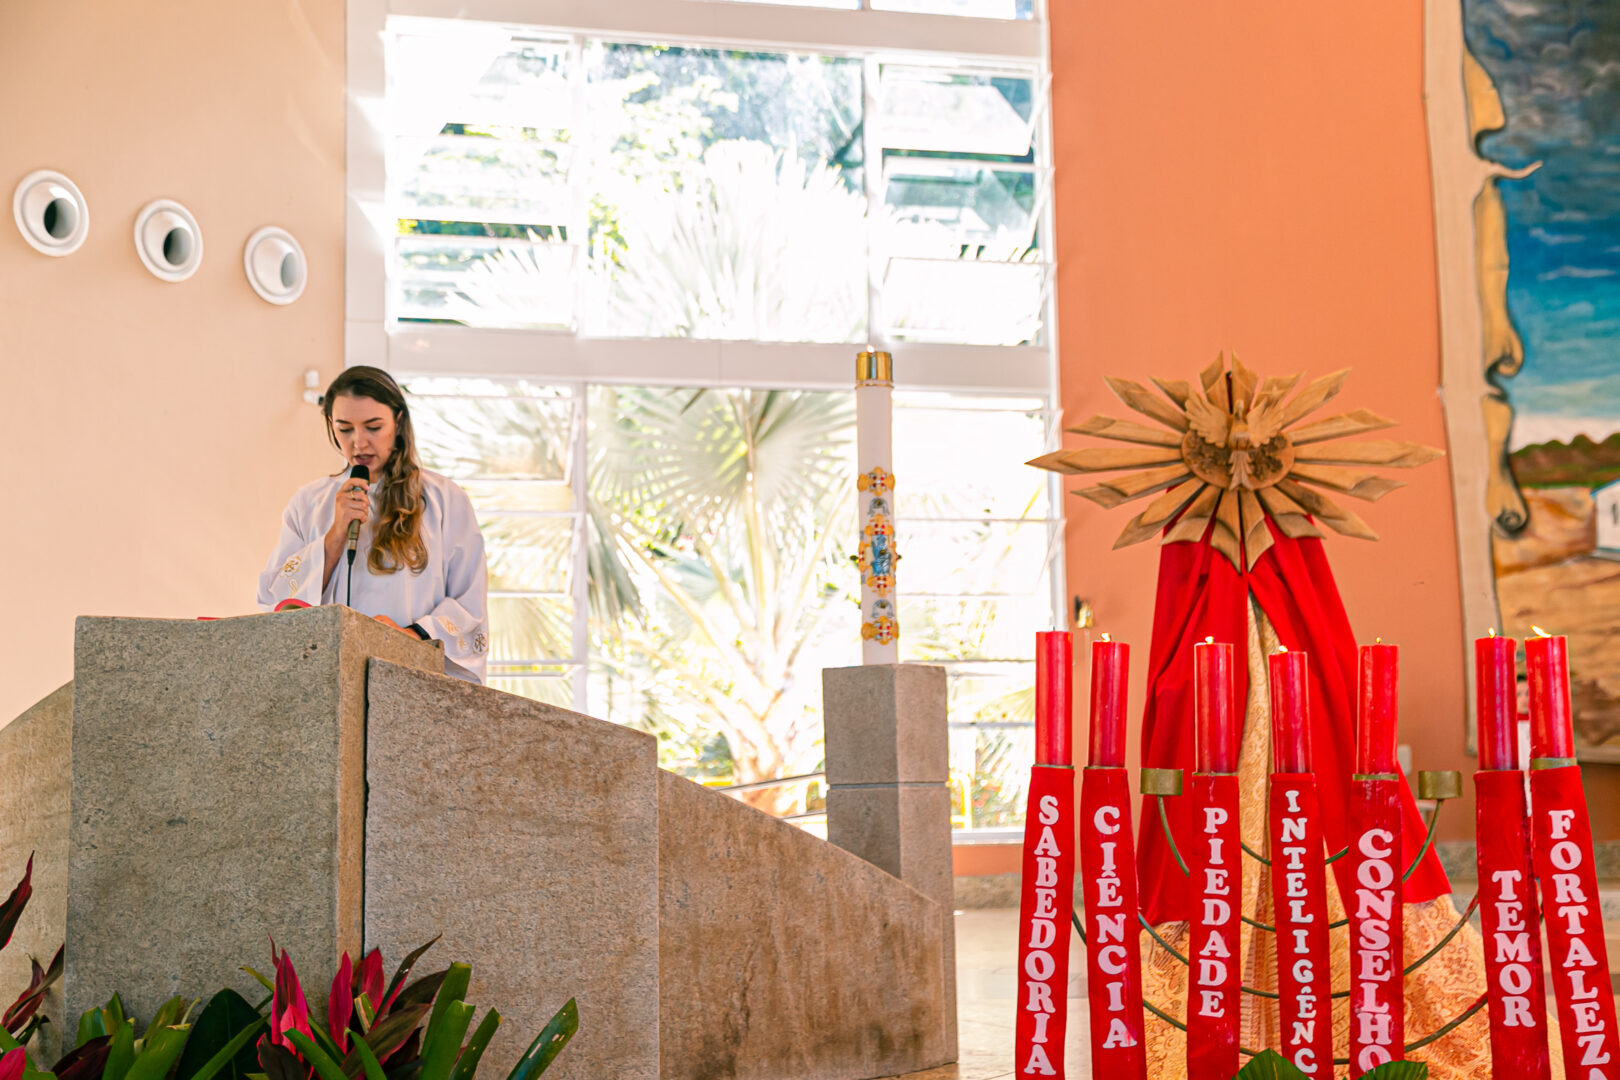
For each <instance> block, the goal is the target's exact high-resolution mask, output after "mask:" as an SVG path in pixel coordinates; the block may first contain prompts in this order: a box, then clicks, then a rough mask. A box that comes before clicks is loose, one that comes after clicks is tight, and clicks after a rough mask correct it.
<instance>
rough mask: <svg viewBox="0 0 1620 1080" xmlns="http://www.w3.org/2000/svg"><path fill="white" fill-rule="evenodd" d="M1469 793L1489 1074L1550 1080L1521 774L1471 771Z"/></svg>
mask: <svg viewBox="0 0 1620 1080" xmlns="http://www.w3.org/2000/svg"><path fill="white" fill-rule="evenodd" d="M1474 795H1475V808H1476V812H1475V818H1474V820H1475V834H1476V838H1477V844H1476V845H1475V852H1476V859H1477V864H1478V867H1479V922H1480V935H1481V937H1483V938H1484V941H1485V985H1486V987H1487V994H1486V1000H1487V1002H1488V1009H1489V1012H1490V1017H1491V1069H1492V1072H1493V1073H1494V1074H1495V1075H1497V1076H1512V1077H1515V1078H1519V1080H1551V1076H1552V1063H1551V1061H1550V1060H1549V1058H1548V1052H1547V991H1546V988H1545V986H1544V985H1543V983H1542V976H1541V914H1540V911H1539V909H1538V908H1537V906H1536V893H1535V884H1534V872H1533V869H1532V866H1531V862H1530V823H1529V820H1528V817H1529V815H1528V812H1527V807H1526V806H1525V801H1524V773H1523V772H1522V771H1521V770H1519V769H1491V770H1482V771H1480V772H1477V773H1475V774H1474ZM1606 970H1607V969H1605V971H1606Z"/></svg>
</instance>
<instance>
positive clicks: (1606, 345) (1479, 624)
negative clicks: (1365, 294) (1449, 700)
mask: <svg viewBox="0 0 1620 1080" xmlns="http://www.w3.org/2000/svg"><path fill="white" fill-rule="evenodd" d="M1456 3H1457V0H1446V3H1445V6H1449V8H1450V11H1449V18H1450V20H1451V21H1452V25H1450V26H1448V25H1446V24H1445V21H1444V17H1443V16H1442V15H1441V13H1440V12H1439V11H1438V10H1437V5H1436V3H1434V2H1431V3H1430V4H1429V35H1430V38H1431V40H1430V41H1429V43H1428V63H1429V65H1430V68H1431V70H1430V71H1429V72H1428V83H1429V88H1430V97H1431V100H1430V103H1429V119H1430V140H1431V153H1432V156H1433V161H1434V166H1435V168H1434V173H1435V198H1436V218H1437V237H1438V239H1439V243H1440V261H1441V268H1440V269H1441V275H1440V276H1441V290H1442V297H1441V320H1442V326H1443V337H1444V339H1445V340H1444V343H1443V347H1444V350H1445V354H1446V355H1445V362H1444V370H1445V378H1444V382H1445V397H1446V408H1447V421H1448V427H1449V428H1450V432H1451V436H1452V442H1453V447H1452V461H1453V468H1454V470H1455V472H1456V486H1457V494H1458V504H1459V505H1458V519H1459V521H1458V524H1459V533H1460V534H1462V533H1470V534H1471V535H1470V536H1469V537H1465V538H1464V539H1462V541H1461V547H1462V549H1463V550H1462V555H1463V558H1462V565H1463V573H1464V577H1465V581H1464V590H1465V594H1472V595H1471V599H1470V598H1466V597H1465V620H1466V622H1467V623H1468V629H1469V631H1471V636H1472V635H1474V634H1482V633H1484V632H1485V630H1486V629H1487V628H1488V627H1489V626H1497V627H1500V628H1502V631H1503V632H1505V633H1508V634H1510V635H1512V636H1514V637H1518V638H1524V637H1528V636H1532V635H1533V634H1534V633H1535V631H1534V630H1533V629H1532V627H1534V626H1542V627H1546V628H1547V629H1548V630H1549V631H1550V632H1557V633H1564V634H1568V635H1569V638H1570V662H1571V677H1572V680H1573V692H1574V696H1575V713H1576V737H1577V741H1578V742H1579V744H1580V750H1581V756H1582V757H1583V758H1591V759H1597V760H1605V759H1606V760H1617V761H1620V3H1615V2H1613V0H1605V2H1592V0H1462V3H1461V15H1462V18H1461V26H1460V33H1457V32H1456V30H1455V29H1453V27H1455V23H1456V20H1457V13H1458V8H1457V7H1456V6H1455V5H1456ZM1448 43H1449V45H1450V47H1449V48H1448V47H1447V46H1448ZM1436 65H1440V66H1442V67H1443V69H1444V70H1441V71H1436V70H1434V68H1435V67H1436ZM1437 89H1438V90H1441V91H1446V92H1445V93H1439V94H1437V93H1436V91H1437ZM1447 96H1449V97H1450V98H1451V100H1452V103H1455V102H1457V101H1458V100H1459V99H1460V103H1461V105H1462V110H1461V117H1462V123H1460V124H1459V123H1454V122H1452V123H1448V120H1450V121H1455V120H1456V119H1457V117H1456V116H1451V117H1448V116H1447V110H1448V108H1449V107H1450V106H1449V105H1448V103H1447V101H1445V100H1434V99H1435V98H1436V97H1439V98H1445V97H1447ZM1452 111H1453V112H1455V111H1456V110H1455V109H1453V110H1452ZM1464 127H1465V128H1466V131H1463V130H1462V129H1463V128H1464ZM1452 136H1457V137H1452ZM1462 136H1465V137H1466V142H1464V141H1463V138H1462ZM1459 150H1462V153H1459ZM1470 156H1471V158H1472V160H1471V161H1470V160H1467V159H1468V158H1469V157H1470ZM1459 213H1461V214H1466V215H1467V219H1466V220H1465V221H1464V222H1463V223H1462V224H1461V225H1460V226H1459V228H1454V229H1452V230H1451V231H1452V232H1453V233H1456V232H1458V231H1467V232H1468V233H1469V234H1470V235H1469V237H1468V239H1470V240H1471V245H1470V246H1471V250H1468V249H1467V248H1464V247H1463V246H1462V245H1460V244H1457V243H1452V244H1448V242H1447V241H1448V237H1447V235H1446V233H1447V224H1446V223H1447V221H1448V220H1449V221H1453V222H1454V221H1456V220H1457V217H1458V215H1459ZM1451 239H1452V240H1456V239H1458V238H1457V237H1455V236H1453V237H1452V238H1451ZM1463 260H1466V265H1463V266H1458V265H1455V264H1456V263H1458V262H1460V261H1463ZM1448 262H1451V263H1453V264H1454V265H1450V266H1448V265H1447V264H1448ZM1465 283H1466V285H1467V286H1471V291H1472V294H1473V295H1472V296H1467V295H1464V293H1463V291H1462V289H1463V286H1464V284H1465ZM1469 318H1471V319H1472V320H1474V325H1473V326H1465V325H1462V324H1463V323H1465V322H1466V321H1467V320H1468V319H1469ZM1486 536H1488V548H1487V547H1486V546H1485V545H1486V542H1487V541H1486V540H1485V537H1486ZM1476 545H1477V546H1476ZM1471 547H1474V548H1475V555H1474V557H1470V548H1471ZM1471 564H1472V565H1471ZM1470 575H1473V576H1474V577H1475V578H1476V579H1480V580H1475V581H1473V582H1470V581H1469V580H1468V578H1469V576H1470ZM1492 593H1494V596H1492V595H1491V594H1492ZM1470 728H1472V725H1470Z"/></svg>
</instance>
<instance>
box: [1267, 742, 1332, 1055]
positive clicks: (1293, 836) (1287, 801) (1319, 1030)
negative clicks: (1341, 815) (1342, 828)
mask: <svg viewBox="0 0 1620 1080" xmlns="http://www.w3.org/2000/svg"><path fill="white" fill-rule="evenodd" d="M1269 802H1270V807H1269V809H1270V826H1271V834H1270V835H1271V896H1272V907H1273V910H1274V911H1275V916H1274V918H1275V919H1276V930H1277V993H1278V1002H1277V1004H1278V1008H1279V1013H1280V1016H1281V1020H1282V1033H1281V1034H1282V1048H1281V1053H1282V1056H1283V1057H1285V1058H1287V1059H1288V1060H1289V1061H1290V1062H1292V1063H1293V1064H1294V1065H1295V1066H1297V1067H1298V1068H1299V1069H1300V1070H1301V1071H1302V1072H1304V1073H1306V1074H1307V1075H1309V1076H1323V1077H1325V1076H1328V1075H1330V1074H1331V1072H1332V1069H1333V1015H1332V1009H1331V1008H1330V1005H1331V1001H1330V994H1331V991H1332V983H1331V979H1330V975H1331V969H1330V967H1329V962H1328V935H1327V925H1328V907H1327V869H1326V866H1325V865H1324V863H1323V860H1322V820H1321V813H1320V808H1319V806H1318V801H1317V791H1316V777H1315V775H1313V774H1311V773H1274V774H1272V777H1271V792H1270V800H1269Z"/></svg>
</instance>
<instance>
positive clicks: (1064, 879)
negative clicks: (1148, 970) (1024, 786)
mask: <svg viewBox="0 0 1620 1080" xmlns="http://www.w3.org/2000/svg"><path fill="white" fill-rule="evenodd" d="M1028 805H1029V807H1030V808H1031V812H1030V813H1029V814H1028V815H1026V817H1025V819H1024V874H1023V896H1022V899H1021V903H1020V906H1019V912H1018V972H1019V975H1018V978H1019V987H1020V993H1019V995H1018V1021H1017V1024H1016V1026H1015V1040H1016V1042H1015V1055H1016V1057H1015V1063H1016V1065H1017V1067H1018V1075H1019V1076H1020V1077H1054V1076H1055V1077H1058V1078H1060V1080H1061V1078H1062V1076H1063V1075H1064V1072H1063V1068H1064V1058H1063V1039H1064V1033H1065V1032H1066V1031H1067V1030H1068V1023H1069V1019H1068V1007H1069V1006H1068V1001H1069V999H1068V988H1069V918H1070V914H1071V913H1072V912H1073V910H1074V856H1075V851H1074V848H1075V818H1074V769H1073V768H1072V767H1070V766H1067V765H1036V766H1035V768H1034V770H1033V772H1032V773H1031V776H1030V784H1029V802H1028Z"/></svg>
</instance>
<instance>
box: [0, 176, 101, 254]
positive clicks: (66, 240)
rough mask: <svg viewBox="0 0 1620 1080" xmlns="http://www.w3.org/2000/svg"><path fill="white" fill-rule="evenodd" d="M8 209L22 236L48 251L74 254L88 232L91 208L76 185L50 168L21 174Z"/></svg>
mask: <svg viewBox="0 0 1620 1080" xmlns="http://www.w3.org/2000/svg"><path fill="white" fill-rule="evenodd" d="M11 213H12V216H13V217H15V218H16V219H17V229H18V231H20V232H21V233H22V235H23V239H24V240H26V241H28V243H29V246H31V247H32V248H33V249H34V250H35V251H42V252H44V253H45V254H47V255H71V254H73V253H74V252H75V251H78V250H79V245H81V244H83V243H84V238H85V236H86V235H88V234H89V232H90V208H89V207H88V206H87V205H85V201H84V195H83V194H81V193H80V191H79V188H78V185H76V184H75V183H74V182H73V181H71V180H69V179H68V178H67V177H65V176H63V175H62V174H61V173H59V172H52V171H51V170H49V169H40V170H39V171H38V172H32V173H29V174H28V175H27V176H25V177H23V179H22V183H20V184H18V185H17V191H16V193H15V194H13V195H12V197H11Z"/></svg>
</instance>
